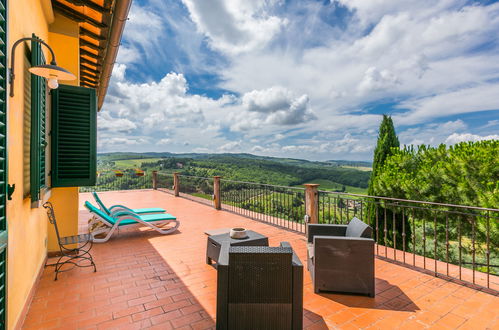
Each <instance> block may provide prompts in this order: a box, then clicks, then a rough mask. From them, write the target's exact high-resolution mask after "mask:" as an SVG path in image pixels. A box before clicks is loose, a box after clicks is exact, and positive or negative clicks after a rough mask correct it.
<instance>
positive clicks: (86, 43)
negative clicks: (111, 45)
mask: <svg viewBox="0 0 499 330" xmlns="http://www.w3.org/2000/svg"><path fill="white" fill-rule="evenodd" d="M80 46H86V47H88V48H92V49H94V50H96V51H98V52H100V51H102V50H104V48H102V47H100V46H99V45H96V44H93V43H91V42H88V41H86V40H83V39H80Z"/></svg>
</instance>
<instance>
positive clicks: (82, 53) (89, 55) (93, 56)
mask: <svg viewBox="0 0 499 330" xmlns="http://www.w3.org/2000/svg"><path fill="white" fill-rule="evenodd" d="M80 55H85V56H88V57H91V58H95V59H96V60H101V59H102V56H100V55H99V54H94V53H92V52H89V51H88V50H85V49H80Z"/></svg>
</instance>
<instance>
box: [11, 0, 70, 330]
mask: <svg viewBox="0 0 499 330" xmlns="http://www.w3.org/2000/svg"><path fill="white" fill-rule="evenodd" d="M42 5H44V6H45V12H44V7H43V6H42ZM8 6H9V17H8V24H9V28H8V34H9V35H8V39H9V45H8V49H9V51H10V49H11V47H12V44H13V43H14V42H15V41H16V40H18V39H19V38H22V37H31V34H32V33H35V34H36V35H37V36H39V37H40V38H42V39H43V40H45V41H48V42H49V44H50V45H51V46H52V47H53V48H54V50H55V52H56V55H57V56H58V64H59V65H61V66H63V67H64V66H65V67H67V68H69V69H70V70H71V71H72V72H73V73H75V74H76V73H78V71H79V70H78V65H79V64H78V41H77V39H76V37H73V36H69V35H63V34H59V33H49V26H48V20H49V19H50V17H49V16H50V15H47V0H9V1H8ZM49 9H50V6H49ZM56 19H57V18H56ZM74 25H75V24H74V23H73V26H71V28H72V29H74ZM75 40H76V42H75ZM54 43H58V44H57V45H56V44H54ZM62 43H64V44H63V45H62ZM44 52H45V57H46V58H47V59H49V58H50V55H49V54H48V53H47V52H46V50H45V49H44ZM22 59H23V47H21V46H19V47H18V48H17V52H16V67H15V72H16V80H15V96H14V97H12V98H11V97H9V98H8V145H7V152H8V182H9V184H15V185H16V190H15V192H14V194H13V196H12V200H11V201H8V202H7V221H8V235H9V243H8V264H7V285H8V287H7V290H8V291H7V292H8V295H7V325H8V329H13V328H14V327H15V326H16V325H17V326H19V324H18V322H19V320H20V317H22V312H23V308H24V307H25V305H26V302H27V301H28V298H29V294H30V291H31V289H32V288H33V285H34V283H35V281H36V278H37V275H38V272H39V270H40V268H41V267H42V266H43V262H44V260H45V257H46V254H47V237H48V233H47V227H48V226H47V223H48V221H47V217H46V213H45V209H43V208H42V207H38V208H32V205H31V201H30V199H29V198H28V199H23V189H22V187H23V169H22V166H19V164H22V163H23V142H22V141H23V113H24V111H23V106H24V102H23V89H24V86H23V80H24V79H23V60H22ZM48 112H50V110H48ZM48 182H50V179H49V180H48ZM48 198H50V200H51V201H52V202H53V204H54V207H55V208H56V214H57V216H58V219H60V221H61V226H62V227H63V230H64V234H67V235H69V234H75V233H76V232H77V230H78V225H77V216H78V190H77V188H64V189H53V190H52V191H50V190H47V191H46V192H44V193H42V201H43V200H46V199H48ZM40 204H41V203H40ZM63 219H64V220H63ZM51 239H53V238H52V236H51ZM51 246H52V247H53V244H52V245H51Z"/></svg>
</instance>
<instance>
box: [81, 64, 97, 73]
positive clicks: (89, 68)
mask: <svg viewBox="0 0 499 330" xmlns="http://www.w3.org/2000/svg"><path fill="white" fill-rule="evenodd" d="M82 69H83V70H87V71H89V72H92V73H95V74H99V73H100V71H99V70H96V69H94V68H91V67H89V66H87V65H86V64H83V63H80V70H82Z"/></svg>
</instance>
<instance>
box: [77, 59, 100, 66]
mask: <svg viewBox="0 0 499 330" xmlns="http://www.w3.org/2000/svg"><path fill="white" fill-rule="evenodd" d="M80 64H88V65H91V66H95V67H97V68H100V67H102V64H100V63H97V62H93V61H90V60H88V59H86V58H84V57H81V58H80Z"/></svg>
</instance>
